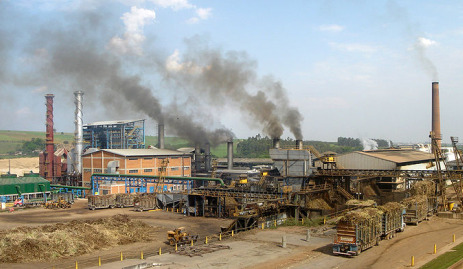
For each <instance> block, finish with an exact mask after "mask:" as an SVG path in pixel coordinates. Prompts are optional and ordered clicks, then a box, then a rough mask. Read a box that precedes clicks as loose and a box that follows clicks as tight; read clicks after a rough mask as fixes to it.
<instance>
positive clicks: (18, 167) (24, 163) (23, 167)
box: [0, 157, 39, 176]
mask: <svg viewBox="0 0 463 269" xmlns="http://www.w3.org/2000/svg"><path fill="white" fill-rule="evenodd" d="M10 166H11V173H12V174H17V175H18V176H23V175H24V173H25V172H26V173H29V172H30V171H32V172H34V173H38V172H39V157H33V158H17V159H0V173H2V174H5V173H7V172H8V169H9V167H10Z"/></svg>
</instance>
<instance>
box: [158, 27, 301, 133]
mask: <svg viewBox="0 0 463 269" xmlns="http://www.w3.org/2000/svg"><path fill="white" fill-rule="evenodd" d="M185 43H186V45H187V50H186V53H185V54H184V55H183V57H182V58H183V61H181V60H180V56H179V52H178V50H175V51H174V53H173V54H172V55H171V56H170V57H169V58H168V59H167V61H166V62H165V63H162V64H161V65H160V66H159V68H160V70H161V73H162V74H164V78H165V79H166V80H167V81H170V82H172V83H174V84H175V85H176V86H179V87H181V88H182V89H183V90H185V91H187V92H188V91H189V92H190V94H193V95H196V96H201V100H203V99H204V100H205V99H207V101H208V103H209V104H211V105H215V106H223V105H226V104H229V103H232V104H233V105H235V106H238V107H239V109H240V110H241V112H242V113H245V114H247V115H248V116H250V117H251V118H252V119H253V124H254V125H259V124H260V125H261V127H262V129H263V130H262V131H263V132H264V133H265V134H267V135H269V136H271V137H273V138H278V137H281V135H282V134H283V124H284V125H287V126H289V127H290V130H291V131H292V132H293V133H294V135H295V136H296V138H297V139H302V133H301V128H300V122H301V120H302V115H301V114H300V113H299V112H298V111H297V109H295V108H293V107H289V106H288V103H289V102H288V97H287V94H286V91H285V89H284V88H283V87H282V86H281V83H280V82H275V81H274V80H273V79H272V78H271V77H266V78H264V79H262V80H259V79H258V78H257V77H256V72H255V70H256V63H255V62H254V61H252V60H250V59H249V58H248V56H247V55H246V53H244V52H236V51H228V52H225V53H223V52H222V51H221V50H219V49H212V48H209V47H208V45H207V44H206V42H205V41H204V40H202V39H201V38H200V37H199V36H196V37H194V38H192V39H189V40H186V42H185ZM251 90H255V91H256V93H252V92H251ZM275 102H278V105H277V104H276V103H275Z"/></svg>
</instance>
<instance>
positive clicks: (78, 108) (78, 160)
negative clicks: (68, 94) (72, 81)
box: [74, 91, 84, 174]
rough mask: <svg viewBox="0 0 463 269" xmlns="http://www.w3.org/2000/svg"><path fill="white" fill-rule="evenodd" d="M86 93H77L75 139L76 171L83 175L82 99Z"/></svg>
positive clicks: (75, 94)
mask: <svg viewBox="0 0 463 269" xmlns="http://www.w3.org/2000/svg"><path fill="white" fill-rule="evenodd" d="M83 95H84V93H83V92H82V91H75V92H74V96H75V101H74V103H75V104H76V111H75V125H76V129H75V132H74V134H75V139H76V150H75V154H76V155H75V160H74V171H75V172H76V173H77V174H82V149H83V129H82V125H83V122H82V97H83Z"/></svg>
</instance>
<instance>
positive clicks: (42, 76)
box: [0, 0, 463, 143]
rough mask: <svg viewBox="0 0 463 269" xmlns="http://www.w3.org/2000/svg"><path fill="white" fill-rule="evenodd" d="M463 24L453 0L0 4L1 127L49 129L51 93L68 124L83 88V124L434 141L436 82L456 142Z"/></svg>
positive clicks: (445, 130)
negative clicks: (140, 123)
mask: <svg viewBox="0 0 463 269" xmlns="http://www.w3.org/2000/svg"><path fill="white" fill-rule="evenodd" d="M462 25H463V2H462V3H460V2H458V1H367V0H352V1H239V0H237V1H194V0H118V1H109V0H108V1H105V0H101V1H100V0H81V1H78V0H61V1H59V0H50V1H46V0H40V1H28V0H14V1H13V0H0V36H1V39H0V113H1V115H3V117H2V119H1V120H0V129H3V130H25V131H45V111H46V109H45V105H44V104H45V98H44V95H45V94H48V93H52V94H54V95H55V98H54V108H55V110H54V115H55V117H54V119H55V120H54V123H55V129H56V130H57V131H58V132H73V131H74V109H75V105H74V99H73V98H74V95H73V92H74V91H76V90H82V91H83V92H84V104H83V106H84V108H83V115H84V116H83V117H84V124H85V123H91V122H95V121H102V120H122V119H138V118H143V119H146V125H145V128H146V133H147V134H148V135H154V134H155V133H156V128H157V127H156V126H157V123H158V122H165V124H166V131H167V135H172V136H174V135H178V136H189V135H192V136H194V137H207V138H208V139H215V138H216V137H219V136H220V137H222V138H223V137H224V136H225V137H228V136H234V137H237V138H246V137H249V136H255V135H256V134H262V135H268V136H281V137H282V138H287V137H290V138H295V137H298V138H303V139H304V140H321V141H336V140H337V137H339V136H342V137H353V138H365V139H367V138H370V139H371V138H375V139H387V140H392V141H393V142H403V143H412V142H428V141H429V138H428V135H429V131H430V129H431V83H432V82H433V81H439V85H440V102H441V122H442V123H441V126H442V134H443V141H444V143H445V142H450V136H459V135H460V134H462V133H463V125H461V124H458V121H457V122H455V120H457V115H458V109H459V105H460V100H463V90H462V89H461V85H463V77H462V76H461V71H462V67H463V48H462V47H461V44H463V42H462V41H463V26H462ZM196 129H199V130H200V131H198V132H196V131H194V130H196ZM193 133H194V134H193ZM212 137H215V138H212ZM219 140H220V139H219ZM222 140H223V139H222ZM219 142H220V141H219Z"/></svg>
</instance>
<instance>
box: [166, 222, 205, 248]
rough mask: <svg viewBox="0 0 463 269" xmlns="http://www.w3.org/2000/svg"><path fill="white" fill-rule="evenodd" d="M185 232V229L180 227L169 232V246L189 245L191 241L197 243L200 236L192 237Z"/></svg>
mask: <svg viewBox="0 0 463 269" xmlns="http://www.w3.org/2000/svg"><path fill="white" fill-rule="evenodd" d="M184 230H185V228H184V227H179V228H177V229H175V230H173V231H168V232H167V241H169V245H171V246H174V245H175V244H177V245H182V244H189V243H191V241H193V242H196V241H197V240H198V237H199V236H198V235H190V234H188V233H187V232H185V231H184Z"/></svg>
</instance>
